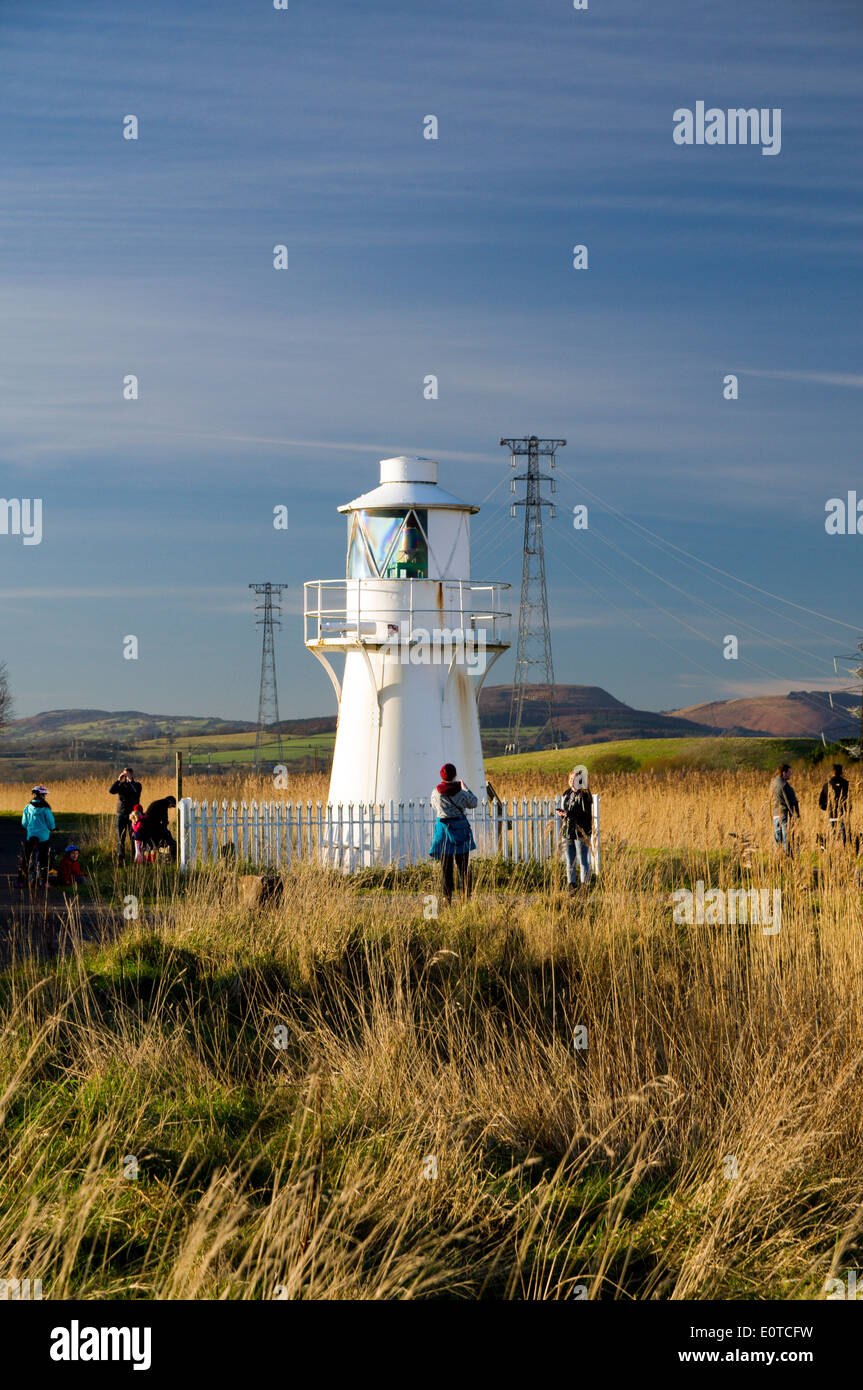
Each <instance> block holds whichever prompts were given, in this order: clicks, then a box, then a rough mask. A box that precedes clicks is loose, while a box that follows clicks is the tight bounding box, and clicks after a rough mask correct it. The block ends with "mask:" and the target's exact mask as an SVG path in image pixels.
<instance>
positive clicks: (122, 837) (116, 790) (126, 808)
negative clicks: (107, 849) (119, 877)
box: [108, 767, 141, 864]
mask: <svg viewBox="0 0 863 1390" xmlns="http://www.w3.org/2000/svg"><path fill="white" fill-rule="evenodd" d="M108 795H109V796H116V797H117V856H118V858H119V860H120V863H121V864H122V862H123V859H124V857H125V849H126V836H127V835H128V836H129V844H130V847H131V842H132V836H131V832H130V830H129V817H130V815H131V814H132V812H133V810H134V809H135V807H136V806H137V805H138V802H139V801H140V800H141V783H140V782H136V781H135V774H134V773H133V771H132V769H131V768H130V767H124V768H123V771H122V772H121V773H120V775H119V777H118V778H117V780H116V782H112V783H111V785H110V787H109V788H108Z"/></svg>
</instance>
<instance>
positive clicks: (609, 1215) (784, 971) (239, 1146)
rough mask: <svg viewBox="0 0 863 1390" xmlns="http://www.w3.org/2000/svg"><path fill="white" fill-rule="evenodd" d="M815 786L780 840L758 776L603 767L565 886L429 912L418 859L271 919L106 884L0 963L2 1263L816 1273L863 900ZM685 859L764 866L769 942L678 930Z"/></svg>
mask: <svg viewBox="0 0 863 1390" xmlns="http://www.w3.org/2000/svg"><path fill="white" fill-rule="evenodd" d="M820 781H821V777H820V776H819V775H816V774H810V775H806V776H798V777H797V778H795V783H796V785H797V790H798V794H799V795H800V797H801V801H802V802H803V804H804V807H805V809H806V812H807V822H808V824H807V825H806V826H805V827H804V829H805V832H806V837H807V844H808V846H809V848H808V849H807V851H806V853H805V854H803V855H801V857H800V858H799V859H797V860H794V861H788V860H785V859H783V858H781V857H777V856H776V855H775V853H774V852H773V849H772V845H771V841H770V824H769V809H768V808H767V806H766V802H765V781H764V779H763V778H762V777H760V776H757V775H752V774H748V773H727V774H724V773H713V774H710V775H706V774H705V775H703V776H694V775H692V776H684V775H678V774H672V775H670V776H668V777H649V776H648V777H638V778H633V777H629V778H626V777H620V778H616V779H613V778H608V779H606V780H604V782H603V785H602V787H601V788H600V790H601V791H602V792H603V796H604V801H603V823H604V826H605V828H606V858H605V869H604V874H603V879H602V882H601V884H600V885H597V886H596V888H595V889H594V890H593V892H592V893H591V895H590V896H588V897H587V898H586V899H585V900H583V901H579V902H578V903H575V904H574V903H572V902H571V901H570V900H569V899H567V898H565V897H564V896H563V894H562V893H561V891H560V886H561V885H560V872H559V870H558V868H557V866H552V867H551V868H550V869H549V870H548V871H547V872H546V873H540V872H538V871H535V870H530V869H526V870H524V871H522V873H521V874H520V875H519V876H517V877H515V878H511V877H510V878H508V877H507V875H506V873H505V872H504V871H503V870H499V869H495V868H494V867H493V866H478V870H477V895H476V897H475V899H474V900H473V901H472V902H471V903H469V904H468V905H466V906H458V907H455V908H453V909H452V910H451V911H449V912H441V914H440V916H438V917H434V916H432V917H427V916H426V915H425V910H426V908H427V905H428V897H429V894H433V893H434V889H435V884H434V880H433V878H432V877H431V870H429V871H428V872H426V871H425V870H416V871H414V872H413V874H412V875H410V876H408V877H407V878H406V879H405V880H403V881H401V882H397V883H395V884H393V883H392V882H387V883H386V884H385V883H383V882H378V881H375V880H374V878H369V877H366V878H365V879H359V880H353V879H349V878H342V877H340V876H338V875H331V874H327V873H325V872H323V871H320V870H318V869H316V868H313V867H309V866H305V867H303V868H302V869H300V870H299V871H295V872H293V873H292V874H291V875H290V877H289V879H288V883H287V891H286V897H285V900H284V902H283V903H282V904H281V905H278V906H275V907H273V908H272V909H269V910H267V911H262V912H259V913H257V914H254V913H249V912H248V911H245V910H243V909H241V907H240V906H239V904H238V902H237V900H236V894H235V885H234V884H233V880H232V878H231V876H230V874H229V873H228V872H227V871H225V870H224V869H219V870H216V869H213V870H208V871H205V872H202V873H201V874H200V875H198V876H195V877H193V878H190V880H189V881H188V882H187V883H180V884H178V883H177V882H176V881H175V880H174V879H173V878H172V877H171V875H170V874H168V873H165V874H161V875H160V874H158V873H154V874H153V875H151V876H150V878H149V879H148V878H147V877H145V876H143V875H141V876H139V877H138V878H135V877H134V875H132V871H127V873H129V874H130V875H131V876H130V877H128V878H127V877H123V876H122V874H119V873H118V875H117V877H116V879H115V880H114V884H113V888H112V890H111V891H112V894H113V897H114V900H115V902H116V903H117V904H119V903H120V902H122V900H123V897H124V895H126V894H128V893H129V892H130V891H131V892H136V891H137V892H141V912H140V916H139V918H138V920H137V921H135V922H131V923H126V924H124V925H123V926H122V929H121V931H120V934H119V936H118V937H117V938H116V939H110V938H109V937H106V939H105V941H104V942H103V943H102V944H101V945H100V944H91V945H84V944H82V943H81V941H80V936H79V938H78V939H77V943H76V944H75V945H74V948H73V950H72V951H71V954H69V955H67V956H66V957H64V958H60V959H58V960H53V961H44V960H41V959H40V958H39V957H38V956H37V955H34V954H32V953H28V951H27V950H26V949H22V950H20V951H19V953H18V955H17V957H16V960H15V962H14V968H13V963H11V962H10V963H9V964H8V965H7V968H6V969H5V971H4V972H3V973H2V974H0V1027H2V1036H0V1111H2V1113H3V1115H4V1117H5V1123H4V1126H3V1130H2V1135H3V1137H2V1145H0V1192H2V1205H0V1269H2V1270H4V1271H6V1272H8V1274H9V1275H17V1276H18V1277H28V1276H29V1277H31V1278H42V1279H43V1286H44V1292H45V1296H46V1297H53V1298H64V1297H70V1296H80V1297H85V1298H109V1297H119V1298H128V1297H141V1296H144V1297H159V1298H208V1299H213V1298H231V1299H234V1298H238V1299H245V1298H262V1297H263V1298H273V1297H277V1298H281V1297H285V1298H297V1297H303V1298H335V1299H342V1298H362V1299H367V1298H368V1299H374V1298H387V1299H397V1298H424V1297H429V1296H431V1295H435V1294H436V1295H439V1294H441V1293H444V1294H447V1295H449V1296H459V1297H466V1298H478V1297H481V1296H485V1297H489V1296H491V1297H498V1298H512V1299H524V1298H529V1299H534V1298H536V1299H539V1298H550V1299H557V1298H570V1297H580V1296H586V1297H589V1298H614V1297H625V1298H639V1299H645V1298H672V1299H680V1298H711V1297H722V1298H739V1299H750V1298H751V1299H774V1298H814V1297H820V1296H823V1292H822V1291H823V1288H824V1283H825V1280H826V1279H827V1278H828V1277H830V1276H832V1275H834V1274H836V1273H841V1272H842V1271H843V1270H844V1269H847V1268H848V1267H852V1266H854V1265H855V1264H856V1265H857V1267H859V1258H860V1257H859V1254H858V1253H857V1252H858V1251H859V1249H860V1244H859V1242H860V1240H861V1234H863V1232H861V1224H863V1169H861V1166H860V1162H859V1154H860V1144H861V1138H863V1053H861V1050H860V1041H859V1021H860V1018H861V1009H863V946H861V943H863V936H861V927H863V913H861V902H860V889H859V885H858V882H857V863H856V860H855V858H854V857H853V855H851V854H848V855H845V854H840V853H836V852H831V853H830V854H826V855H825V854H823V853H822V854H818V853H817V852H816V851H815V849H814V845H815V838H814V837H815V832H816V830H817V828H818V822H817V820H816V817H815V812H814V809H813V807H814V797H815V796H816V795H817V787H818V785H820ZM499 790H501V791H503V790H504V788H503V787H500V788H499ZM509 790H510V794H512V791H520V790H521V789H520V788H513V789H509ZM524 790H525V792H527V791H530V792H534V791H535V793H536V794H539V793H540V789H539V788H538V787H537V788H525V789H524ZM154 794H155V793H154ZM70 809H72V808H70ZM732 831H734V832H735V833H737V834H739V833H741V832H743V833H745V834H747V835H748V836H749V837H750V838H751V839H752V841H753V843H754V850H753V851H751V852H746V853H745V854H741V853H740V851H739V842H738V841H737V840H735V839H733V838H732V834H731V832H732ZM671 850H673V851H674V852H673V853H672V852H670V851H671ZM698 878H702V879H703V880H704V881H705V882H706V883H707V884H708V886H711V885H712V886H716V887H720V888H727V887H732V886H750V885H751V886H753V887H757V888H761V887H765V888H768V889H773V888H779V889H780V890H781V892H782V926H781V931H780V932H779V933H778V934H777V935H767V934H765V933H764V932H763V931H762V930H761V928H760V927H759V926H752V925H743V926H725V925H717V926H706V925H694V926H691V927H686V926H677V925H675V924H674V922H673V919H672V905H671V893H672V892H673V890H674V889H676V888H679V887H685V886H689V887H694V884H695V881H696V879H698ZM135 884H137V885H138V887H137V888H136V887H135V886H134V885H135ZM148 884H149V891H148V895H147V896H145V895H144V888H146V887H147V885H148ZM577 1028H584V1029H586V1040H587V1047H586V1049H579V1048H577V1047H575V1046H574V1036H575V1030H576V1029H577ZM277 1030H283V1031H281V1032H279V1031H277ZM276 1040H278V1041H279V1042H280V1044H282V1045H280V1046H278V1047H277V1046H276V1045H275V1043H276ZM130 1156H134V1158H135V1159H136V1161H137V1163H138V1177H137V1179H131V1178H129V1177H127V1176H124V1161H125V1162H126V1163H127V1165H128V1159H129V1157H130ZM430 1159H434V1160H435V1164H434V1165H431V1168H434V1167H435V1166H436V1171H437V1176H436V1177H428V1176H425V1175H424V1174H426V1173H428V1172H429V1171H431V1168H430V1165H429V1160H430ZM732 1159H733V1160H734V1161H735V1162H734V1164H730V1163H729V1161H730V1160H732ZM732 1168H733V1169H735V1171H736V1174H737V1175H736V1176H732V1175H730V1169H732Z"/></svg>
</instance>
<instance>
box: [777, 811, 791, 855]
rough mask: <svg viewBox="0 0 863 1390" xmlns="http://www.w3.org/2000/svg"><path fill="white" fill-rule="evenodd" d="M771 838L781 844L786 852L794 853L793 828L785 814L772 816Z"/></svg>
mask: <svg viewBox="0 0 863 1390" xmlns="http://www.w3.org/2000/svg"><path fill="white" fill-rule="evenodd" d="M773 839H774V842H775V843H776V844H777V845H781V846H782V848H783V849H784V851H785V853H786V854H793V853H794V830H793V827H792V826H791V825H790V824H789V820H788V817H787V816H774V817H773Z"/></svg>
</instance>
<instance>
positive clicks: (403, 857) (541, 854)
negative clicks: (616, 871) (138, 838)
mask: <svg viewBox="0 0 863 1390" xmlns="http://www.w3.org/2000/svg"><path fill="white" fill-rule="evenodd" d="M558 801H559V798H558V799H557V801H555V800H551V799H548V798H546V799H543V800H537V799H536V798H534V799H533V800H532V801H529V800H527V798H524V799H522V800H521V801H509V802H508V801H493V802H489V801H483V802H481V803H480V805H479V806H478V807H477V808H476V810H475V811H471V813H470V823H471V827H472V829H473V834H474V839H475V840H476V847H477V854H478V855H479V856H480V857H482V858H484V859H494V858H500V859H504V860H508V861H510V862H512V863H516V864H519V863H527V862H528V861H534V862H539V863H545V861H546V860H547V859H549V858H553V857H554V855H555V854H556V853H557V850H558V834H559V824H558V817H557V816H556V814H555V809H556V805H557V804H558ZM178 814H179V857H180V868H181V869H182V870H184V871H185V870H186V869H189V868H192V867H194V866H195V865H197V864H209V863H212V864H215V863H218V862H219V861H220V860H222V859H224V858H225V857H228V858H230V859H232V860H236V861H239V862H242V863H249V864H255V865H258V866H261V867H263V868H267V869H277V870H278V869H287V868H290V867H291V865H292V864H296V863H300V862H302V861H304V860H305V861H311V862H314V863H318V864H321V865H324V866H327V867H330V868H336V869H340V870H342V872H344V873H353V872H355V871H356V870H357V869H361V868H368V867H370V866H371V865H397V866H400V867H404V866H406V865H408V864H423V863H428V862H429V849H430V848H431V842H432V836H433V834H434V827H435V819H436V818H435V813H434V811H433V810H432V807H431V806H430V805H429V803H428V802H426V801H408V802H398V803H394V802H392V801H391V802H389V803H388V804H385V803H383V802H382V803H381V804H379V805H377V806H370V805H355V806H354V805H351V806H329V805H327V806H325V805H324V804H323V803H322V802H320V801H318V802H312V801H306V802H302V801H296V802H291V801H262V802H258V801H251V802H245V801H242V802H236V801H232V802H230V803H229V802H227V801H209V802H208V801H192V800H191V798H190V797H184V799H183V800H182V801H181V802H180V804H179V807H178ZM593 823H594V841H593V845H592V857H593V867H594V872H595V873H598V872H599V865H600V848H599V797H598V796H594V798H593Z"/></svg>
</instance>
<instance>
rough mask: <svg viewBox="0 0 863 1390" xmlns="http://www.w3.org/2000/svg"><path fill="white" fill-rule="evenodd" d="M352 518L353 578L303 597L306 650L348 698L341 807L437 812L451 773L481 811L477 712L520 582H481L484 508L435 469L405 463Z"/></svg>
mask: <svg viewBox="0 0 863 1390" xmlns="http://www.w3.org/2000/svg"><path fill="white" fill-rule="evenodd" d="M339 511H340V512H342V513H343V515H344V516H345V518H346V520H347V564H346V572H345V577H344V579H315V580H311V581H310V582H309V583H307V584H306V585H305V586H304V588H305V612H304V621H305V644H306V646H307V647H308V648H309V650H310V651H311V652H312V653H313V654H314V655H315V656H316V657H317V658H318V660H319V661H320V662H321V663H322V664H323V666H324V667H325V669H326V671H327V674H328V675H329V677H330V680H331V681H332V684H333V688H334V690H335V693H336V698H337V700H338V729H337V733H336V744H335V750H334V753H333V766H332V774H331V777H330V787H329V797H328V800H329V803H330V805H331V806H333V807H337V806H344V807H348V806H351V805H354V806H357V805H363V806H379V807H386V806H388V805H389V804H390V803H392V804H394V805H396V806H397V805H398V804H399V803H405V804H407V803H408V802H411V801H413V802H417V801H421V800H422V801H427V800H428V797H429V793H430V792H431V790H432V788H433V786H434V785H435V783H436V782H438V781H439V778H440V774H439V769H440V767H441V765H442V764H443V763H445V762H451V763H455V765H456V767H457V768H458V774H459V776H460V777H461V778H463V779H464V781H465V782H466V783H467V785H468V786H469V787H470V789H471V790H472V791H473V792H475V793H476V795H477V796H478V797H479V798H480V801H482V800H483V799H484V798H485V795H486V779H485V771H484V767H483V756H482V744H481V741H480V731H479V715H478V710H477V702H478V699H479V692H480V690H481V688H482V685H483V682H484V681H485V679H486V677H487V675H488V672H489V671H490V669H491V667H492V666H493V664H494V663H495V661H497V659H498V658H499V657H500V656H501V655H502V653H503V652H504V651H506V649H507V647H508V646H509V620H510V614H509V612H508V611H505V604H506V598H507V595H506V591H507V590H508V589H509V585H508V584H500V583H486V582H481V581H478V580H474V579H473V578H472V577H471V563H470V524H471V517H472V516H474V515H475V514H476V513H477V512H478V511H479V508H478V507H476V506H473V505H472V504H471V503H469V502H463V501H461V499H460V498H458V497H454V496H453V494H452V493H450V492H447V491H445V490H444V489H443V488H442V487H441V486H440V485H439V483H438V465H437V463H436V462H435V461H434V460H433V459H426V458H405V457H399V458H390V459H383V460H381V465H380V483H379V485H378V486H377V487H374V488H372V490H371V491H370V492H366V493H364V494H363V495H362V496H361V497H357V498H355V499H354V500H353V502H348V503H346V504H345V505H344V506H341V507H339ZM338 666H340V667H341V670H339V669H337V667H338Z"/></svg>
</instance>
